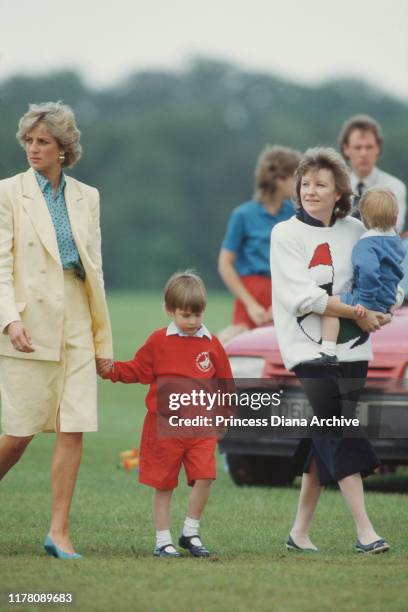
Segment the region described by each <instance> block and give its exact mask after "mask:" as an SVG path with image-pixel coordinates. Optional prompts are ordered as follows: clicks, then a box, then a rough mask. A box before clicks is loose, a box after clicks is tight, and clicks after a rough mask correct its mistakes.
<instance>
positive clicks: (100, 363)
mask: <svg viewBox="0 0 408 612" xmlns="http://www.w3.org/2000/svg"><path fill="white" fill-rule="evenodd" d="M95 362H96V371H97V373H98V374H99V376H101V377H102V378H104V377H105V376H106V375H107V374H109V372H110V371H111V370H112V368H113V361H112V359H102V358H101V357H96V358H95Z"/></svg>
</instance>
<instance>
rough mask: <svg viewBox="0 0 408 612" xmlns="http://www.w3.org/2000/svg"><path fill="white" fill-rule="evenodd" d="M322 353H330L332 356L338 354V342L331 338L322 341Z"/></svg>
mask: <svg viewBox="0 0 408 612" xmlns="http://www.w3.org/2000/svg"><path fill="white" fill-rule="evenodd" d="M322 353H324V354H325V355H330V356H331V357H335V356H336V343H335V342H332V341H331V340H323V341H322Z"/></svg>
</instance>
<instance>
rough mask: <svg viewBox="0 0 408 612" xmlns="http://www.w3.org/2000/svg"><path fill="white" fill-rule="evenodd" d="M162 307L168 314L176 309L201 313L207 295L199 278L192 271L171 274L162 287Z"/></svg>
mask: <svg viewBox="0 0 408 612" xmlns="http://www.w3.org/2000/svg"><path fill="white" fill-rule="evenodd" d="M164 305H165V307H166V310H168V311H169V312H174V311H175V310H176V308H180V310H187V311H191V312H193V313H195V314H197V313H200V312H203V310H205V307H206V305H207V293H206V290H205V286H204V283H203V281H202V280H201V278H200V277H199V276H198V275H197V274H195V272H193V271H192V270H185V271H184V272H176V273H175V274H173V276H171V277H170V278H169V280H168V281H167V283H166V285H165V287H164Z"/></svg>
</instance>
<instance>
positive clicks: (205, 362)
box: [196, 351, 213, 372]
mask: <svg viewBox="0 0 408 612" xmlns="http://www.w3.org/2000/svg"><path fill="white" fill-rule="evenodd" d="M196 366H197V368H198V369H199V370H201V372H208V370H210V369H211V368H212V367H213V364H212V363H211V359H210V354H209V353H208V351H203V352H202V353H199V354H198V355H197V357H196Z"/></svg>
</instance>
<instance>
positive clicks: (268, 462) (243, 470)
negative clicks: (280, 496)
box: [227, 454, 295, 487]
mask: <svg viewBox="0 0 408 612" xmlns="http://www.w3.org/2000/svg"><path fill="white" fill-rule="evenodd" d="M227 463H228V467H229V472H230V474H231V478H232V480H233V481H234V482H235V484H237V485H238V486H244V485H245V486H249V487H250V486H258V487H262V486H263V487H274V486H275V487H276V486H283V485H290V484H292V482H293V480H294V478H295V474H294V470H293V465H292V460H291V458H286V457H270V456H268V455H236V454H227Z"/></svg>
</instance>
